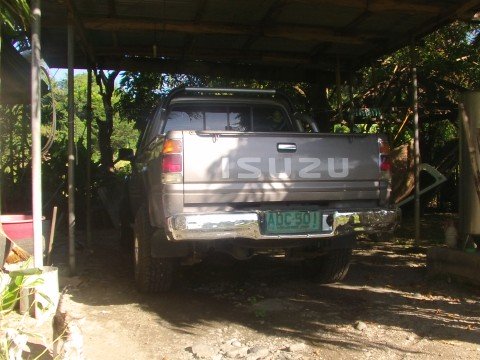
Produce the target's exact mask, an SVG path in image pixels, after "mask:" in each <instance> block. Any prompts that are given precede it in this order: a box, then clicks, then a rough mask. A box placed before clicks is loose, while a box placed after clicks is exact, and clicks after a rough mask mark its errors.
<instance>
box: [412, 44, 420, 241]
mask: <svg viewBox="0 0 480 360" xmlns="http://www.w3.org/2000/svg"><path fill="white" fill-rule="evenodd" d="M410 61H411V71H412V109H413V128H414V138H413V139H414V175H415V176H414V178H415V200H414V206H415V244H417V245H418V243H419V242H420V236H421V234H420V167H419V165H420V131H419V127H418V80H417V66H416V63H415V62H416V50H415V44H414V43H413V42H412V45H411V46H410Z"/></svg>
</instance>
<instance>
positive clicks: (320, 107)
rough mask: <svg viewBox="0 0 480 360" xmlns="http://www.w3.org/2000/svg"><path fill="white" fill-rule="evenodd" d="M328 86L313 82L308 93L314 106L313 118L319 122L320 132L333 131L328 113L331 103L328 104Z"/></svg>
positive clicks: (309, 99)
mask: <svg viewBox="0 0 480 360" xmlns="http://www.w3.org/2000/svg"><path fill="white" fill-rule="evenodd" d="M326 88H327V86H326V85H325V84H319V83H316V84H312V86H311V88H310V91H308V93H307V98H308V101H309V102H310V105H311V106H312V112H313V118H314V120H315V121H316V122H317V124H318V128H319V130H320V132H330V131H331V124H330V118H329V114H328V110H330V105H329V104H328V99H327V93H326Z"/></svg>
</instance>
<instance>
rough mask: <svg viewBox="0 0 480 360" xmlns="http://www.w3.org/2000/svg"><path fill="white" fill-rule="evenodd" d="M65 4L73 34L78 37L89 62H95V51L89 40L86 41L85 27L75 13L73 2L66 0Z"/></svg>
mask: <svg viewBox="0 0 480 360" xmlns="http://www.w3.org/2000/svg"><path fill="white" fill-rule="evenodd" d="M65 5H66V6H67V10H68V12H69V14H70V17H71V21H72V22H73V25H74V26H75V34H76V35H77V36H78V37H79V39H80V42H81V44H82V47H83V49H84V51H85V54H86V55H87V57H88V58H89V60H90V61H91V63H92V64H95V63H96V59H95V53H94V51H93V48H92V46H91V45H90V42H89V41H88V38H87V35H86V32H85V28H84V26H83V24H82V21H81V18H80V16H79V15H78V13H77V9H76V7H75V4H74V3H73V1H72V0H66V2H65Z"/></svg>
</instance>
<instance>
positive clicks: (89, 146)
mask: <svg viewBox="0 0 480 360" xmlns="http://www.w3.org/2000/svg"><path fill="white" fill-rule="evenodd" d="M92 115H93V114H92V70H91V69H88V78H87V169H86V174H87V181H86V197H87V199H86V212H87V214H86V215H87V246H88V248H89V249H90V250H91V249H92V217H91V210H92V201H91V198H92V188H91V187H92V167H91V165H90V164H91V162H92V117H93V116H92Z"/></svg>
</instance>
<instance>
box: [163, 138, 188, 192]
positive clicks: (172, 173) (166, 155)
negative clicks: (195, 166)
mask: <svg viewBox="0 0 480 360" xmlns="http://www.w3.org/2000/svg"><path fill="white" fill-rule="evenodd" d="M182 181H183V141H182V140H181V139H166V140H165V142H164V143H163V149H162V182H163V183H164V184H180V183H182Z"/></svg>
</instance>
